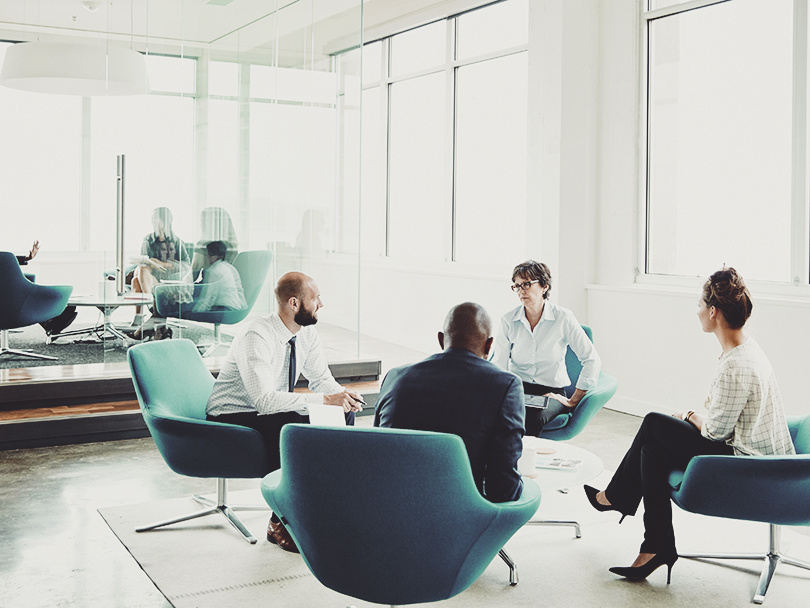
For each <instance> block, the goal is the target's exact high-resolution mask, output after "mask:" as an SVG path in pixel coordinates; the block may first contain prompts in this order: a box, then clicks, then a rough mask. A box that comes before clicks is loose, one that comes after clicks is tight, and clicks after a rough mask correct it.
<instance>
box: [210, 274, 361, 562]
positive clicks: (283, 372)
mask: <svg viewBox="0 0 810 608" xmlns="http://www.w3.org/2000/svg"><path fill="white" fill-rule="evenodd" d="M275 295H276V301H277V303H278V312H274V313H272V314H270V315H267V316H264V317H260V318H258V319H254V320H253V321H252V322H251V323H250V324H249V325H248V326H247V329H246V330H245V332H244V334H242V335H241V336H239V337H238V338H237V339H236V340H234V342H233V344H232V345H231V348H230V349H229V350H228V354H227V356H226V357H225V363H224V364H223V365H222V370H221V371H220V372H219V376H218V377H217V380H216V382H215V383H214V389H213V391H212V392H211V396H210V397H209V399H208V405H207V407H206V414H207V416H206V418H207V419H208V420H212V421H216V422H224V423H229V424H237V425H240V426H247V427H250V428H252V429H255V430H257V431H258V432H259V433H261V435H262V437H263V438H264V443H265V446H266V449H267V460H268V462H269V468H268V471H267V472H268V473H270V472H271V471H274V470H276V469H278V468H279V467H280V466H281V456H280V450H279V441H280V437H281V428H282V427H283V426H284V425H285V424H289V423H292V422H299V423H300V422H303V423H308V422H309V411H308V409H307V406H308V404H325V405H334V406H335V407H339V408H342V409H343V411H344V412H345V414H346V422H347V424H354V415H355V412H359V411H360V410H361V409H362V407H361V404H362V403H363V399H362V398H361V397H360V395H358V394H357V393H354V392H351V391H347V390H346V389H344V388H343V387H342V386H340V384H338V383H337V381H335V378H334V377H333V376H332V373H331V372H330V371H329V366H328V365H327V362H326V356H325V355H324V352H323V348H322V347H321V340H320V338H319V337H318V333H317V332H316V331H315V328H314V327H313V326H314V325H315V323H317V322H318V311H319V310H320V308H321V307H322V306H323V303H322V302H321V292H320V289H319V288H318V283H316V282H315V279H313V278H312V277H310V276H308V275H306V274H304V273H302V272H288V273H285V274H284V275H282V276H281V278H279V280H278V283H276V289H275ZM293 362H294V363H295V365H294V366H293V365H292V363H293ZM299 372H300V373H301V374H302V375H303V376H304V377H305V378H306V379H307V381H308V382H309V388H310V389H311V390H312V391H313V392H312V394H303V393H293V392H292V389H293V387H294V385H295V381H296V380H297V379H298V374H299ZM267 540H268V541H270V542H272V543H275V544H277V545H278V546H279V547H281V548H282V549H284V550H285V551H293V552H296V553H297V552H298V548H297V547H296V546H295V542H294V541H293V539H292V537H291V536H290V533H289V532H288V531H287V529H286V528H285V527H284V524H283V523H281V521H280V520H279V518H278V517H277V516H276V514H275V513H274V514H273V517H272V518H271V519H270V524H269V526H268V528H267Z"/></svg>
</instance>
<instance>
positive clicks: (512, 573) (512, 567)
mask: <svg viewBox="0 0 810 608" xmlns="http://www.w3.org/2000/svg"><path fill="white" fill-rule="evenodd" d="M498 555H499V556H500V557H501V559H502V560H503V561H505V562H506V565H507V566H509V584H510V585H512V587H514V586H515V585H517V584H518V571H517V564H516V563H515V561H514V560H513V559H512V558H511V557H510V556H509V554H508V553H507V552H506V549H501V550H500V551H498Z"/></svg>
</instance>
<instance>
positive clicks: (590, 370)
mask: <svg viewBox="0 0 810 608" xmlns="http://www.w3.org/2000/svg"><path fill="white" fill-rule="evenodd" d="M512 283H513V285H512V291H514V292H515V293H516V294H517V295H518V298H520V306H518V307H517V308H515V309H514V310H510V311H509V312H508V313H506V314H505V315H504V316H503V317H501V328H500V332H499V334H498V336H497V337H496V338H495V356H494V357H493V359H492V362H493V363H495V364H496V365H498V366H500V367H502V368H503V369H505V370H508V371H510V372H513V373H515V374H517V375H518V377H520V379H521V380H523V392H524V394H525V399H526V435H531V436H535V437H536V436H539V435H540V433H541V432H542V431H543V428H544V427H545V426H546V424H548V423H549V421H551V420H553V419H554V418H555V417H557V416H559V415H560V414H564V413H567V412H573V410H574V408H575V407H576V406H577V404H578V403H579V402H580V400H581V399H582V398H583V397H584V396H585V393H587V392H588V391H589V390H590V389H592V388H593V387H595V386H596V381H597V380H598V379H599V370H600V368H601V366H602V362H601V361H600V359H599V355H598V354H597V352H596V349H595V348H594V346H593V343H592V342H591V341H590V340H589V339H588V335H587V334H586V333H585V331H584V330H583V329H582V326H581V325H580V324H579V321H577V319H576V317H575V316H574V313H572V312H571V311H570V310H568V309H567V308H563V307H562V306H557V305H556V304H553V303H552V302H549V300H548V295H549V292H550V291H551V271H549V269H548V266H546V265H545V264H543V263H542V262H535V261H534V260H527V261H525V262H523V263H522V264H518V265H517V266H515V269H514V270H513V271H512ZM569 346H570V347H571V350H572V351H574V354H576V356H577V358H578V359H579V361H580V363H581V364H582V371H581V372H580V374H579V378H577V379H576V390H574V394H573V395H571V397H566V395H565V387H568V386H569V385H570V384H571V378H569V377H568V371H567V370H566V367H565V353H566V351H567V349H568V347H569Z"/></svg>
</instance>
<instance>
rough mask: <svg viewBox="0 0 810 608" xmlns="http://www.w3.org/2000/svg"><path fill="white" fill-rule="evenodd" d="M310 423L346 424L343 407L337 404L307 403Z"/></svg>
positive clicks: (326, 424)
mask: <svg viewBox="0 0 810 608" xmlns="http://www.w3.org/2000/svg"><path fill="white" fill-rule="evenodd" d="M307 409H308V410H309V423H310V424H314V425H316V426H346V416H345V415H344V414H343V408H342V407H338V406H336V405H321V404H312V405H309V404H308V405H307Z"/></svg>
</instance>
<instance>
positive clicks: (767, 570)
mask: <svg viewBox="0 0 810 608" xmlns="http://www.w3.org/2000/svg"><path fill="white" fill-rule="evenodd" d="M781 531H782V529H781V527H780V526H777V525H774V524H770V548H769V550H768V553H766V554H765V555H762V553H712V554H702V555H698V554H692V553H688V554H687V553H679V554H678V557H685V558H689V559H757V560H765V564H764V566H763V568H762V573H761V574H760V575H759V584H758V585H757V591H756V593H755V594H754V598H753V600H752V601H753V602H754V603H755V604H761V603H762V602H764V601H765V593H766V592H767V591H768V585H770V584H771V579H772V578H773V575H774V573H775V572H776V566H777V565H779V563H780V562H784V563H786V564H790V565H791V566H796V567H797V568H804V569H805V570H810V563H808V562H803V561H799V560H797V559H793V558H791V557H788V556H786V555H784V554H783V553H782V552H781V551H780V549H779V545H780V540H781V536H782V534H781Z"/></svg>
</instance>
